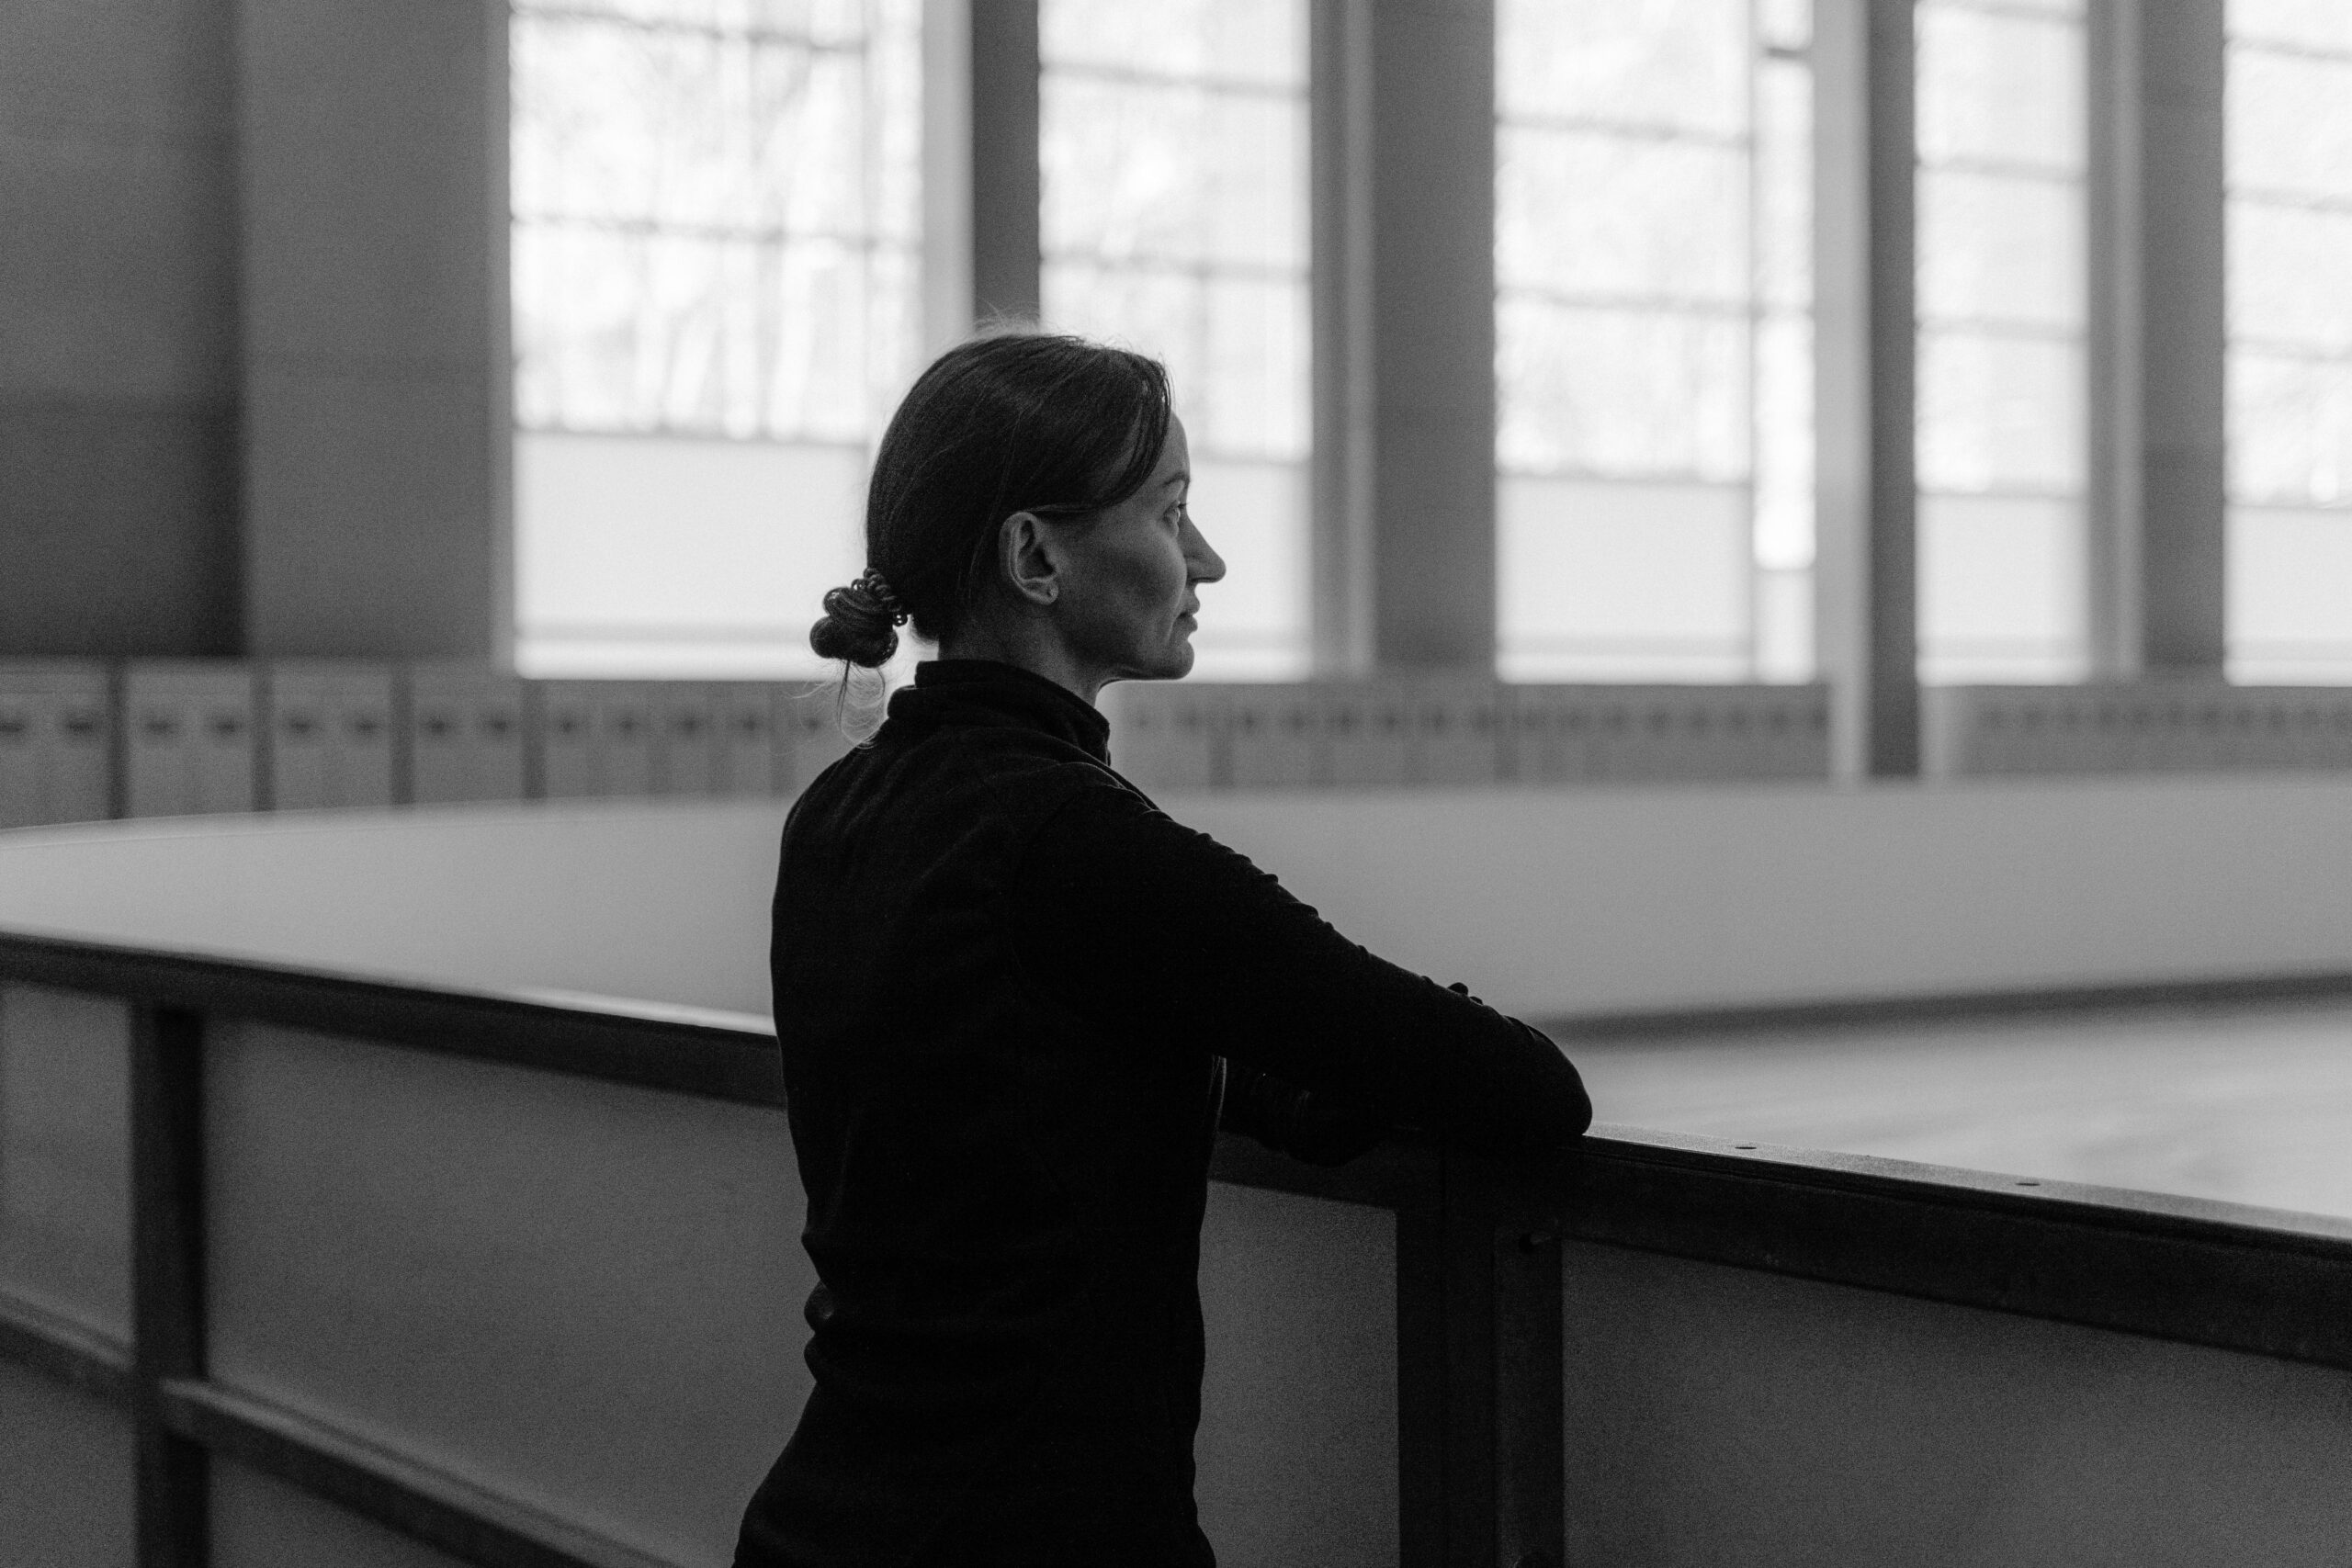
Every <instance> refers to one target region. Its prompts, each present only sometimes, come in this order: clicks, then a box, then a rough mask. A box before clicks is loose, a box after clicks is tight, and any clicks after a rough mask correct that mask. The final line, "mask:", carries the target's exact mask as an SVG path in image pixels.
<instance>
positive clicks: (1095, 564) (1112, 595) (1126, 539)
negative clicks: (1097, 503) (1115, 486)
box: [1059, 415, 1225, 681]
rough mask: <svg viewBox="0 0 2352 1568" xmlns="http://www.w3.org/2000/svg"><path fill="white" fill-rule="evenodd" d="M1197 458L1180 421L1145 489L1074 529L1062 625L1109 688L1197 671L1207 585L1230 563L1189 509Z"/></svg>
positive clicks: (1076, 651)
mask: <svg viewBox="0 0 2352 1568" xmlns="http://www.w3.org/2000/svg"><path fill="white" fill-rule="evenodd" d="M1192 467H1193V465H1192V454H1191V451H1190V448H1189V447H1188V446H1186V444H1185V440H1184V425H1183V422H1182V421H1181V420H1179V419H1176V418H1174V417H1173V416H1172V415H1171V416H1170V419H1169V422H1168V443H1167V445H1166V446H1164V447H1162V448H1161V450H1160V454H1159V464H1158V466H1157V467H1155V468H1153V469H1152V473H1151V478H1150V479H1148V480H1146V481H1145V482H1144V487H1143V489H1141V490H1139V491H1136V493H1135V494H1133V495H1131V496H1129V497H1128V498H1127V499H1126V500H1125V501H1123V502H1120V503H1119V504H1118V505H1116V506H1114V507H1112V508H1111V509H1110V510H1109V511H1107V512H1104V513H1102V514H1101V515H1100V516H1098V517H1096V518H1095V519H1094V521H1093V522H1092V523H1091V525H1087V526H1085V527H1083V528H1079V529H1075V530H1072V531H1071V534H1070V535H1069V538H1068V541H1067V555H1066V557H1065V560H1066V563H1067V564H1066V566H1065V569H1064V570H1065V571H1066V573H1067V576H1066V579H1065V581H1064V585H1063V602H1062V605H1061V610H1062V614H1061V615H1060V617H1059V619H1060V620H1061V622H1062V626H1063V631H1064V635H1065V636H1066V637H1067V638H1068V639H1069V648H1070V651H1071V652H1072V653H1074V654H1076V655H1078V657H1079V658H1080V660H1082V661H1084V662H1085V663H1086V664H1088V665H1090V666H1091V667H1093V668H1094V669H1095V670H1098V671H1101V672H1102V674H1103V679H1104V680H1106V681H1121V680H1133V681H1172V680H1174V679H1175V678H1177V677H1178V676H1180V675H1183V674H1185V673H1187V672H1189V671H1191V670H1192V668H1193V625H1194V621H1193V617H1194V616H1195V615H1198V614H1199V612H1200V607H1201V601H1200V595H1199V594H1198V593H1197V592H1194V590H1195V589H1196V588H1197V587H1198V585H1199V584H1201V583H1204V582H1215V581H1217V579H1219V578H1221V577H1223V576H1224V575H1225V562H1224V561H1223V560H1222V559H1220V558H1218V556H1217V553H1216V551H1215V550H1213V549H1211V548H1209V543H1208V541H1207V540H1206V539H1204V538H1203V537H1202V536H1201V531H1200V530H1199V529H1198V528H1196V527H1194V526H1193V517H1192V513H1191V512H1190V511H1189V510H1187V506H1186V502H1187V500H1188V498H1189V495H1190V492H1191V490H1192V483H1193V473H1192Z"/></svg>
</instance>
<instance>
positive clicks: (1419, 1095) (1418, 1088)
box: [1011, 784, 1592, 1155]
mask: <svg viewBox="0 0 2352 1568" xmlns="http://www.w3.org/2000/svg"><path fill="white" fill-rule="evenodd" d="M1011 891H1012V902H1013V911H1012V912H1013V915H1014V918H1015V920H1016V924H1017V930H1016V933H1015V936H1014V944H1015V951H1016V953H1018V954H1019V957H1020V962H1021V963H1022V964H1023V968H1024V969H1025V970H1026V972H1027V974H1028V976H1029V978H1030V981H1031V983H1032V984H1034V985H1035V986H1037V987H1040V988H1041V989H1042V990H1044V991H1045V992H1046V994H1047V995H1049V996H1051V997H1052V998H1054V999H1056V1000H1057V1001H1058V1002H1060V1003H1061V1004H1062V1005H1064V1006H1066V1007H1068V1008H1069V1009H1070V1010H1073V1011H1075V1012H1077V1013H1078V1014H1079V1015H1080V1016H1081V1017H1084V1018H1087V1019H1089V1020H1090V1021H1093V1022H1095V1023H1097V1024H1099V1025H1100V1026H1102V1027H1103V1028H1104V1029H1105V1030H1107V1031H1111V1032H1115V1033H1117V1034H1118V1035H1120V1036H1122V1037H1123V1038H1125V1039H1129V1040H1133V1041H1135V1042H1136V1043H1138V1044H1139V1045H1144V1046H1147V1047H1148V1046H1151V1045H1164V1046H1168V1047H1171V1048H1193V1049H1206V1050H1208V1051H1211V1052H1214V1053H1216V1054H1217V1055H1223V1056H1224V1057H1226V1058H1227V1061H1228V1062H1229V1063H1230V1064H1233V1066H1235V1067H1236V1068H1237V1069H1238V1070H1239V1076H1240V1081H1241V1082H1243V1083H1245V1084H1249V1083H1251V1082H1253V1081H1254V1080H1253V1075H1266V1076H1269V1077H1272V1079H1274V1080H1277V1087H1276V1088H1275V1089H1265V1088H1264V1086H1260V1089H1259V1090H1258V1092H1260V1093H1261V1094H1262V1095H1265V1096H1272V1097H1273V1098H1275V1099H1279V1097H1280V1087H1279V1086H1295V1089H1300V1090H1304V1091H1306V1095H1307V1096H1308V1097H1310V1098H1311V1099H1312V1100H1313V1101H1314V1102H1315V1103H1316V1104H1317V1108H1318V1111H1319V1112H1320V1113H1322V1114H1326V1115H1331V1116H1338V1117H1340V1118H1343V1119H1344V1118H1348V1117H1355V1118H1364V1117H1369V1118H1371V1119H1373V1120H1375V1121H1377V1122H1380V1123H1383V1124H1385V1125H1388V1126H1392V1127H1396V1128H1399V1129H1403V1130H1406V1131H1410V1132H1417V1133H1421V1134H1427V1135H1429V1136H1431V1137H1435V1138H1437V1139H1440V1140H1442V1141H1443V1142H1446V1143H1449V1144H1453V1145H1457V1146H1461V1147H1464V1148H1467V1149H1471V1150H1475V1151H1476V1152H1480V1153H1489V1154H1498V1155H1507V1154H1523V1153H1532V1152H1536V1151H1540V1150H1543V1149H1546V1148H1550V1147H1554V1146H1556V1145H1560V1144H1564V1143H1566V1142H1567V1141H1569V1140H1570V1139H1573V1138H1574V1137H1576V1136H1577V1134H1580V1133H1582V1132H1583V1131H1584V1129H1585V1127H1586V1125H1587V1124H1588V1123H1589V1122H1590V1121H1591V1119H1592V1107H1591V1104H1590V1102H1589V1100H1587V1099H1586V1097H1585V1090H1584V1084H1583V1082H1582V1080H1581V1079H1580V1078H1579V1077H1577V1070H1576V1068H1575V1067H1574V1066H1570V1065H1569V1063H1568V1060H1567V1058H1566V1056H1564V1055H1562V1054H1561V1052H1560V1050H1559V1048H1558V1047H1557V1046H1555V1045H1554V1044H1553V1043H1552V1042H1551V1041H1550V1040H1549V1039H1547V1038H1546V1037H1545V1036H1544V1035H1543V1034H1542V1033H1540V1032H1537V1031H1536V1030H1533V1029H1531V1028H1529V1027H1528V1026H1527V1025H1526V1024H1523V1023H1521V1022H1520V1021H1517V1020H1516V1019H1511V1018H1507V1017H1505V1016H1503V1015H1502V1014H1501V1013H1498V1012H1497V1011H1495V1010H1493V1009H1492V1008H1489V1007H1487V1006H1486V1005H1485V1004H1484V1003H1482V1002H1479V1001H1477V1000H1476V998H1471V997H1469V996H1468V995H1466V994H1464V992H1463V991H1462V989H1461V988H1460V987H1455V988H1453V989H1448V988H1447V987H1443V986H1441V985H1438V984H1437V983H1435V982H1434V981H1431V980H1428V979H1425V978H1423V977H1422V976H1418V975H1415V974H1413V973H1412V972H1411V971H1409V970H1407V969H1403V968H1400V967H1398V966H1397V965H1396V964H1390V963H1388V962H1387V961H1385V960H1384V959H1381V958H1377V957H1374V955H1373V954H1372V953H1367V952H1366V951H1365V950H1364V949H1363V948H1362V947H1360V946H1358V945H1357V944H1356V943H1354V942H1350V941H1349V940H1348V939H1347V938H1345V937H1343V936H1341V935H1340V933H1339V932H1338V931H1334V930H1333V929H1332V928H1331V927H1330V925H1329V924H1328V923H1327V922H1326V921H1325V920H1323V919H1322V918H1321V917H1319V916H1318V915H1317V913H1316V912H1315V910H1314V909H1312V908H1309V907H1308V906H1306V904H1303V903H1301V902H1300V901H1299V900H1298V899H1296V898H1295V897H1292V896H1291V895H1290V894H1289V893H1288V892H1286V891H1284V890H1283V886H1282V885H1281V884H1280V883H1279V882H1277V881H1276V880H1275V879H1274V878H1273V877H1272V876H1270V875H1268V874H1266V873H1264V872H1262V871H1261V870H1259V869H1258V868H1257V867H1256V866H1255V865H1253V864H1251V863H1250V862H1249V861H1248V860H1247V859H1245V858H1244V857H1242V856H1241V855H1238V854H1237V853H1235V852H1233V851H1231V850H1228V849H1227V848H1226V847H1225V846H1223V845H1222V844H1219V843H1218V842H1216V840H1214V839H1211V838H1209V837H1208V836H1207V835H1206V834H1204V833H1198V832H1195V831H1193V829H1189V828H1186V827H1183V826H1182V824H1180V823H1178V822H1176V821H1174V820H1173V819H1171V818H1169V817H1168V816H1167V815H1166V814H1165V813H1163V812H1161V811H1159V809H1158V808H1156V807H1153V806H1152V805H1151V804H1150V803H1149V802H1148V801H1147V800H1145V799H1143V798H1142V797H1141V796H1140V795H1135V794H1132V793H1130V792H1128V791H1125V790H1122V789H1118V788H1115V787H1114V786H1111V785H1109V784H1105V785H1103V787H1100V788H1088V789H1084V790H1080V791H1079V792H1077V793H1076V794H1075V795H1073V797H1072V798H1071V799H1070V800H1069V802H1067V803H1066V804H1065V805H1063V806H1062V807H1060V808H1059V809H1058V810H1057V812H1055V813H1054V815H1053V816H1052V817H1050V818H1047V819H1046V822H1045V823H1044V825H1043V826H1041V827H1040V828H1039V829H1038V830H1037V831H1036V834H1035V837H1034V838H1033V839H1032V840H1031V841H1030V843H1029V845H1028V848H1027V851H1026V853H1025V854H1024V855H1023V858H1022V860H1021V862H1020V863H1019V865H1018V867H1017V869H1016V871H1015V873H1014V875H1013V880H1012V889H1011ZM1397 896H1398V897H1410V892H1409V890H1408V889H1401V888H1400V889H1399V890H1398V895H1397ZM1294 1119H1295V1118H1294ZM1228 1120H1230V1118H1228ZM1250 1130H1251V1131H1253V1132H1260V1133H1261V1135H1263V1130H1261V1129H1259V1128H1257V1127H1255V1126H1252V1127H1250ZM1270 1141H1271V1140H1270Z"/></svg>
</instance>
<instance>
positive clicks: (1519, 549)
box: [1495, 0, 1813, 680]
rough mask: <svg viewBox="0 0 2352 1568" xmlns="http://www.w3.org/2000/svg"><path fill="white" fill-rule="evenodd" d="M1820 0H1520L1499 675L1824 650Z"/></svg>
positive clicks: (1700, 664) (1505, 220) (1505, 54)
mask: <svg viewBox="0 0 2352 1568" xmlns="http://www.w3.org/2000/svg"><path fill="white" fill-rule="evenodd" d="M1809 11H1810V7H1809V6H1808V5H1806V4H1804V3H1803V0H1795V3H1786V0H1782V3H1766V0H1646V3H1639V4H1637V3H1634V0H1502V4H1501V6H1500V7H1499V15H1498V39H1497V43H1498V55H1497V65H1498V70H1497V96H1498V105H1497V109H1498V129H1497V138H1498V141H1497V148H1496V153H1497V173H1496V228H1497V234H1496V257H1495V263H1496V277H1497V285H1498V299H1497V306H1496V309H1497V320H1496V358H1497V365H1496V373H1497V378H1498V410H1497V414H1498V423H1497V450H1496V458H1497V463H1498V468H1499V476H1500V477H1499V518H1498V526H1499V537H1498V557H1499V564H1498V570H1499V588H1500V594H1499V604H1498V608H1499V618H1500V628H1499V629H1500V644H1501V648H1500V655H1499V664H1500V668H1501V671H1502V673H1503V674H1504V675H1505V676H1506V677H1507V678H1510V679H1515V680H1545V679H1552V680H1558V679H1600V680H1642V679H1665V680H1739V679H1746V678H1748V677H1750V676H1751V675H1756V674H1759V673H1760V674H1762V675H1764V676H1766V677H1768V678H1779V679H1794V678H1802V677H1804V676H1805V675H1807V674H1808V673H1809V672H1810V670H1811V665H1812V631H1811V586H1810V567H1811V564H1812V558H1813V474H1812V468H1813V462H1812V458H1813V450H1812V429H1813V399H1812V330H1811V315H1810V311H1811V299H1812V276H1811V254H1812V252H1811V242H1810V233H1811V220H1810V212H1811V152H1810V148H1811V80H1810V73H1809V71H1808V69H1807V66H1806V64H1805V60H1804V48H1805V45H1806V43H1807V41H1808V39H1807V33H1808V16H1809Z"/></svg>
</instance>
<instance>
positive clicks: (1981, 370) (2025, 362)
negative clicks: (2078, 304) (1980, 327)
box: [1919, 330, 2083, 494]
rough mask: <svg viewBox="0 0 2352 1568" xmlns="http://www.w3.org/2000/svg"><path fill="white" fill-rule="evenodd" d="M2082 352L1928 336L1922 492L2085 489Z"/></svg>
mask: <svg viewBox="0 0 2352 1568" xmlns="http://www.w3.org/2000/svg"><path fill="white" fill-rule="evenodd" d="M2082 397H2083V363H2082V350H2081V348H2080V347H2079V345H2077V344H2073V343H2067V342H2051V341H2048V340H2044V339H2037V338H2018V337H1996V336H1993V335H1990V334H1987V333H1958V332H1937V331H1932V330H1930V331H1923V332H1922V333H1920V334H1919V487H1920V488H1921V489H1922V490H1925V491H1958V492H1962V493H1971V492H1983V491H2035V492H2041V493H2044V494H2050V493H2057V494H2074V493H2077V492H2079V491H2080V490H2081V488H2082V482H2083V405H2082Z"/></svg>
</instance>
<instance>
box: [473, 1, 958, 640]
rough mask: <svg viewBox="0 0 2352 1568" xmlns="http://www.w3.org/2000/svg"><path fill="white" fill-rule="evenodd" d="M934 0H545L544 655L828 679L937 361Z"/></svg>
mask: <svg viewBox="0 0 2352 1568" xmlns="http://www.w3.org/2000/svg"><path fill="white" fill-rule="evenodd" d="M920 23H921V14H920V8H919V0H802V3H799V4H794V3H791V0H516V6H515V20H514V27H513V49H514V165H513V202H514V256H515V423H516V427H517V434H516V445H515V512H516V517H515V534H516V558H517V561H516V570H517V579H518V581H517V592H518V606H517V621H518V634H519V636H518V644H519V646H518V649H517V661H518V663H519V664H520V665H521V667H522V669H523V670H524V671H526V673H532V674H560V673H582V674H598V673H616V672H619V673H630V674H644V673H675V674H713V675H719V674H736V675H749V674H779V673H790V672H796V671H812V672H813V671H815V670H816V668H817V664H816V660H815V658H814V656H813V655H812V654H810V653H809V649H808V645H807V641H806V637H807V631H808V626H809V622H810V621H812V620H814V619H815V618H816V616H817V615H818V612H819V604H818V601H819V598H820V595H821V594H822V592H823V591H824V590H825V589H826V588H827V587H828V586H831V584H833V583H837V582H840V581H845V580H846V579H847V578H848V577H850V576H851V575H853V574H854V572H855V570H857V566H858V563H859V561H860V558H862V556H863V553H864V546H863V538H862V515H863V509H864V485H865V469H866V463H867V457H868V452H869V448H870V446H871V444H872V442H873V441H874V439H875V438H876V436H877V434H879V429H880V423H881V421H882V420H883V419H884V418H885V417H886V416H887V414H888V408H889V405H890V403H891V401H892V400H894V399H895V398H896V396H897V395H898V393H899V391H900V390H901V389H903V387H904V385H905V383H906V381H907V379H908V378H910V376H911V374H912V372H913V370H914V369H915V365H914V363H913V361H914V356H915V355H916V354H917V353H918V351H919V328H918V316H919V310H920V303H919V302H920V299H921V290H920V287H919V280H918V277H917V267H918V242H919V238H920V236H919V232H918V224H919V214H920V205H921V203H920V191H919V186H918V180H919V174H918V171H919V169H920V164H921V150H920V140H921V132H922V109H921V102H920V93H921V67H920V49H921V43H920V37H919V33H920Z"/></svg>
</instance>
